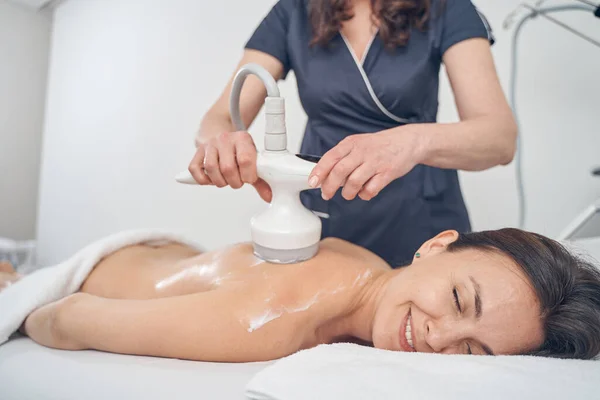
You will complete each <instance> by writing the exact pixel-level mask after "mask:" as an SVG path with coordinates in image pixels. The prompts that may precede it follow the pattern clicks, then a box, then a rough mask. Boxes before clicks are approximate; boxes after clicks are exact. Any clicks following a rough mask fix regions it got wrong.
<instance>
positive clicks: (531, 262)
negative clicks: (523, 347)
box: [448, 228, 600, 359]
mask: <svg viewBox="0 0 600 400" xmlns="http://www.w3.org/2000/svg"><path fill="white" fill-rule="evenodd" d="M463 249H479V250H484V251H498V252H500V253H502V254H504V255H506V256H508V257H510V258H511V259H512V260H513V261H514V262H515V263H516V264H517V265H518V266H519V267H521V269H522V270H523V272H524V273H525V276H526V277H527V278H528V279H529V282H530V283H531V285H532V286H533V289H534V290H535V292H536V295H537V297H538V301H539V302H540V318H541V319H542V322H543V324H544V332H545V339H544V342H543V344H542V345H541V346H540V347H539V348H538V349H536V350H535V351H533V352H531V353H528V354H529V355H537V356H544V357H556V358H578V359H592V358H595V357H596V356H598V355H599V353H600V270H598V269H597V268H596V267H595V266H594V265H593V264H592V263H591V262H589V261H586V260H585V259H583V258H582V257H580V256H577V255H575V254H573V253H572V252H571V251H569V250H568V249H567V248H566V247H565V246H563V245H562V244H560V243H559V242H557V241H555V240H552V239H549V238H547V237H544V236H542V235H539V234H536V233H531V232H525V231H522V230H519V229H513V228H506V229H500V230H496V231H485V232H476V233H466V234H461V235H459V238H458V240H456V241H455V242H453V243H452V244H450V246H448V251H460V250H463Z"/></svg>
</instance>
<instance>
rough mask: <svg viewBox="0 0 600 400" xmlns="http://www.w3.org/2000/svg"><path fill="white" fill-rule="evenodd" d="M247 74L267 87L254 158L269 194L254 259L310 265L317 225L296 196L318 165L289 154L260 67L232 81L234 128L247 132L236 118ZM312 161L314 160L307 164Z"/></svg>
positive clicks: (273, 92)
mask: <svg viewBox="0 0 600 400" xmlns="http://www.w3.org/2000/svg"><path fill="white" fill-rule="evenodd" d="M250 74H253V75H256V76H257V77H258V78H260V79H261V81H262V82H263V84H264V85H265V87H266V88H267V97H266V98H265V114H266V127H265V139H264V150H263V151H262V152H259V153H258V154H257V160H256V167H257V173H258V176H259V177H260V178H262V179H263V180H264V181H265V182H267V183H268V184H269V186H270V187H271V190H272V192H273V198H272V200H271V203H270V204H269V206H268V207H267V209H266V210H265V211H263V212H261V213H259V214H258V215H255V216H254V217H252V219H251V221H250V230H251V235H252V242H253V246H254V254H255V255H256V256H258V257H260V258H262V259H263V260H265V261H268V262H273V263H279V264H290V263H297V262H300V261H304V260H308V259H310V258H312V257H313V256H314V255H315V254H316V253H317V251H318V249H319V241H320V239H321V220H320V219H319V217H318V216H316V215H315V214H314V213H313V212H312V211H310V210H308V209H307V208H306V207H304V205H303V204H302V203H301V201H300V192H301V191H302V190H306V189H310V186H309V185H308V177H309V175H310V173H311V172H312V169H313V168H314V166H315V165H316V164H315V162H313V161H314V160H315V159H312V158H311V157H310V156H309V157H303V156H301V155H296V154H293V153H291V152H289V151H288V149H287V132H286V126H285V101H284V99H283V97H281V96H280V94H279V88H278V86H277V83H276V82H275V79H273V77H272V76H271V74H270V73H269V72H268V71H267V70H265V69H264V68H263V67H261V66H260V65H257V64H246V65H244V66H243V67H242V68H241V69H240V70H239V71H238V72H237V74H236V76H235V78H234V80H233V85H232V88H231V98H230V102H229V109H230V113H231V120H232V121H233V124H234V126H235V128H236V129H237V130H240V131H245V130H246V127H245V126H244V123H243V121H242V118H241V116H240V94H241V91H242V85H243V84H244V81H245V79H246V77H247V76H248V75H250ZM311 159H312V160H313V161H309V160H311ZM175 179H176V180H177V181H178V182H180V183H186V184H197V182H196V181H195V180H194V178H193V177H192V175H191V174H190V173H189V172H188V171H185V172H182V173H180V174H179V175H177V177H176V178H175Z"/></svg>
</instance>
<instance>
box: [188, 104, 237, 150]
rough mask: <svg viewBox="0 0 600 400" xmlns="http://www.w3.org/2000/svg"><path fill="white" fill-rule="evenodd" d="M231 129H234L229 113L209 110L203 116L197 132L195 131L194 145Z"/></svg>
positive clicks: (231, 130)
mask: <svg viewBox="0 0 600 400" xmlns="http://www.w3.org/2000/svg"><path fill="white" fill-rule="evenodd" d="M233 131H235V128H234V126H233V122H232V121H231V118H230V117H229V114H225V113H218V112H216V111H209V112H208V113H206V115H205V116H204V118H202V122H201V123H200V129H198V132H197V133H196V138H195V143H196V146H198V145H199V144H200V143H204V142H206V141H208V140H210V139H212V138H213V137H215V136H217V135H219V134H220V133H223V132H233Z"/></svg>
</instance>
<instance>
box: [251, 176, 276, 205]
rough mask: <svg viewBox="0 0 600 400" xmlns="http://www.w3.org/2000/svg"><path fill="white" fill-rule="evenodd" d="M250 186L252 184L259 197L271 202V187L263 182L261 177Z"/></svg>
mask: <svg viewBox="0 0 600 400" xmlns="http://www.w3.org/2000/svg"><path fill="white" fill-rule="evenodd" d="M252 186H254V189H256V191H257V192H258V195H259V196H260V198H261V199H263V200H264V201H266V202H267V203H270V202H271V200H272V199H273V191H272V190H271V187H270V186H269V184H268V183H267V182H265V181H264V180H262V179H258V180H257V181H256V182H254V183H253V184H252Z"/></svg>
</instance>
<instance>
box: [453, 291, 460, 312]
mask: <svg viewBox="0 0 600 400" xmlns="http://www.w3.org/2000/svg"><path fill="white" fill-rule="evenodd" d="M452 293H453V294H454V304H456V308H457V309H458V312H459V313H462V307H461V306H460V301H458V291H457V290H456V288H454V289H452Z"/></svg>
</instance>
